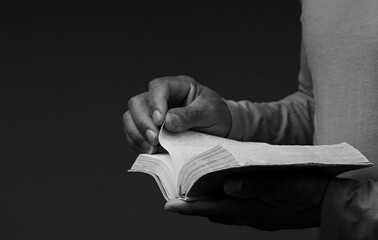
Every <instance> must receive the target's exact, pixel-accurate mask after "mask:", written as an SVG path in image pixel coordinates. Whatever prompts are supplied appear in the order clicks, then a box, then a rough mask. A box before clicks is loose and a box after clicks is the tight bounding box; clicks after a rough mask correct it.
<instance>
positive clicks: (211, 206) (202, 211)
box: [164, 199, 226, 217]
mask: <svg viewBox="0 0 378 240" xmlns="http://www.w3.org/2000/svg"><path fill="white" fill-rule="evenodd" d="M164 209H165V210H166V211H171V212H176V213H180V214H183V215H196V216H203V217H210V216H219V214H220V212H219V211H220V210H221V209H222V202H221V201H219V200H201V201H194V202H187V201H184V200H181V199H174V200H170V201H168V202H167V203H166V204H165V206H164ZM223 210H224V211H226V209H223Z"/></svg>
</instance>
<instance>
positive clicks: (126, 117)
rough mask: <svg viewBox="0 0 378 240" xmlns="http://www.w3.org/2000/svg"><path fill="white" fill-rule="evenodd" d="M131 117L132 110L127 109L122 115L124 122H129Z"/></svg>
mask: <svg viewBox="0 0 378 240" xmlns="http://www.w3.org/2000/svg"><path fill="white" fill-rule="evenodd" d="M130 118H131V115H130V112H129V111H126V112H125V113H124V114H123V115H122V121H123V123H124V124H126V123H128V122H129V121H130Z"/></svg>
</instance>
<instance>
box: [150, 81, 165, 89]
mask: <svg viewBox="0 0 378 240" xmlns="http://www.w3.org/2000/svg"><path fill="white" fill-rule="evenodd" d="M164 82H165V79H163V78H155V79H154V80H152V81H150V82H149V83H148V89H153V88H155V87H156V86H158V85H161V84H163V83H164Z"/></svg>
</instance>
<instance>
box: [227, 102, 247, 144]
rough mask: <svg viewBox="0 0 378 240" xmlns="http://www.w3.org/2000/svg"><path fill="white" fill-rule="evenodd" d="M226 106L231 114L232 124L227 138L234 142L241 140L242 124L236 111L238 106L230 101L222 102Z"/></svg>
mask: <svg viewBox="0 0 378 240" xmlns="http://www.w3.org/2000/svg"><path fill="white" fill-rule="evenodd" d="M224 101H225V102H226V104H227V107H228V109H229V110H230V113H231V118H232V124H231V129H230V131H229V133H228V135H227V138H229V139H234V140H242V138H243V134H242V127H241V126H242V122H241V117H240V113H239V110H238V104H237V102H235V101H232V100H224Z"/></svg>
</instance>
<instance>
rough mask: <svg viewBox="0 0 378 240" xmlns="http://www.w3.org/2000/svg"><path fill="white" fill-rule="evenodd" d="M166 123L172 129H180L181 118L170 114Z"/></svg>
mask: <svg viewBox="0 0 378 240" xmlns="http://www.w3.org/2000/svg"><path fill="white" fill-rule="evenodd" d="M165 122H166V125H167V126H168V127H170V128H173V129H177V128H179V117H178V116H177V115H176V114H172V113H168V114H167V118H166V120H165Z"/></svg>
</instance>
